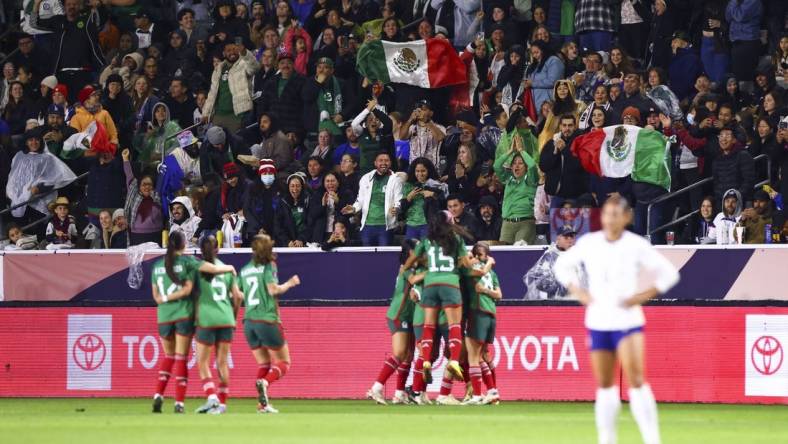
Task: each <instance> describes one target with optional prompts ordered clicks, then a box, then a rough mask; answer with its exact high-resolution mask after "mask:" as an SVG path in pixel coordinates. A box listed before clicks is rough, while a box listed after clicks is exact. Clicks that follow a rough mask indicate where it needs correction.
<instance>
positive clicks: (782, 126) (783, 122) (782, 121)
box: [777, 116, 788, 130]
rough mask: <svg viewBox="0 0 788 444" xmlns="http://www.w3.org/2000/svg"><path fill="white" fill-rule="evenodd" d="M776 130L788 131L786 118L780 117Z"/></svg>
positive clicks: (787, 117)
mask: <svg viewBox="0 0 788 444" xmlns="http://www.w3.org/2000/svg"><path fill="white" fill-rule="evenodd" d="M777 129H781V130H786V129H788V116H782V117H780V123H779V124H777Z"/></svg>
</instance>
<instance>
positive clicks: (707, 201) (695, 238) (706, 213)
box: [680, 196, 714, 245]
mask: <svg viewBox="0 0 788 444" xmlns="http://www.w3.org/2000/svg"><path fill="white" fill-rule="evenodd" d="M713 230H714V198H713V197H711V196H706V197H704V198H703V200H702V201H701V203H700V210H699V211H698V212H696V213H693V214H692V216H690V218H689V220H688V221H687V225H686V226H685V227H684V231H683V232H682V235H681V238H680V241H681V243H682V244H685V245H687V244H694V245H697V244H707V243H709V242H711V241H712V239H711V238H710V237H709V236H710V234H711V232H712V231H713Z"/></svg>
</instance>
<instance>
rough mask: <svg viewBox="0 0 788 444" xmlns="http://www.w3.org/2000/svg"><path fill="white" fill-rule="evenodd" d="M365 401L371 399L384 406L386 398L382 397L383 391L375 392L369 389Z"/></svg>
mask: <svg viewBox="0 0 788 444" xmlns="http://www.w3.org/2000/svg"><path fill="white" fill-rule="evenodd" d="M367 399H371V400H373V401H375V402H377V403H378V404H380V405H386V398H385V397H384V396H383V390H375V389H374V388H371V389H369V390H368V391H367Z"/></svg>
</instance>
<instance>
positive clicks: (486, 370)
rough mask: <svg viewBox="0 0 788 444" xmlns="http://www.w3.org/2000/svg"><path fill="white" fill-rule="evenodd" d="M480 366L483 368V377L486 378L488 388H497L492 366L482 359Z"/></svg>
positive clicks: (485, 383)
mask: <svg viewBox="0 0 788 444" xmlns="http://www.w3.org/2000/svg"><path fill="white" fill-rule="evenodd" d="M479 367H480V368H481V371H482V379H483V380H484V385H486V386H487V390H491V389H494V388H496V387H495V376H494V374H493V370H492V369H491V368H490V366H489V365H488V364H487V363H486V362H484V361H482V362H481V364H479Z"/></svg>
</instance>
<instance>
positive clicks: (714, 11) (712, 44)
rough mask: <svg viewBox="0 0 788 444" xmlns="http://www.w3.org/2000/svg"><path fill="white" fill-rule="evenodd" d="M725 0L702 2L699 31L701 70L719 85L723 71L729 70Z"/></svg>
mask: <svg viewBox="0 0 788 444" xmlns="http://www.w3.org/2000/svg"><path fill="white" fill-rule="evenodd" d="M725 3H726V2H725V1H722V0H713V1H707V2H704V5H703V6H704V7H703V23H702V28H703V29H702V31H701V36H702V37H701V47H700V53H701V57H702V59H703V70H704V71H706V73H707V74H709V78H710V79H711V81H712V82H714V83H715V84H717V85H719V84H721V83H720V82H722V81H723V80H724V79H723V76H724V75H725V73H727V72H729V69H728V68H729V65H730V42H729V41H728V22H727V21H726V20H725Z"/></svg>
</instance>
